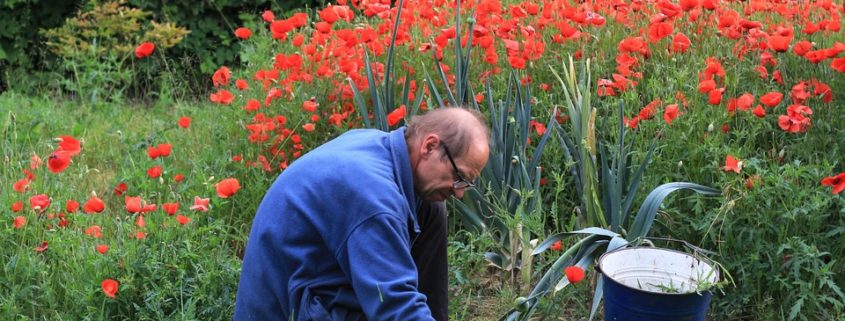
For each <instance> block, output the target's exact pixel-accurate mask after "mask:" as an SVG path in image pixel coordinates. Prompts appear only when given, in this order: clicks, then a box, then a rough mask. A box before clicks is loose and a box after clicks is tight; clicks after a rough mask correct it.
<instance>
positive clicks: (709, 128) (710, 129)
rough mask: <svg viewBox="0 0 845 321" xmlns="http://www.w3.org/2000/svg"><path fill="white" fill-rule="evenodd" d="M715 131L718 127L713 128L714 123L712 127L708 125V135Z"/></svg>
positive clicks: (711, 124)
mask: <svg viewBox="0 0 845 321" xmlns="http://www.w3.org/2000/svg"><path fill="white" fill-rule="evenodd" d="M714 129H716V127H715V126H713V123H710V125H707V132H708V133H712V132H713V130H714Z"/></svg>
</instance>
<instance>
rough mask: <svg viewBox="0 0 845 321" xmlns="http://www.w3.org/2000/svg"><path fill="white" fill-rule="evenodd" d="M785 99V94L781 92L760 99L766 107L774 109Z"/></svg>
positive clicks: (770, 93) (771, 93) (768, 94)
mask: <svg viewBox="0 0 845 321" xmlns="http://www.w3.org/2000/svg"><path fill="white" fill-rule="evenodd" d="M782 99H783V94H782V93H779V92H775V91H773V92H769V93H767V94H765V95H763V96H761V97H760V102H761V103H763V105H766V106H767V107H769V108H773V107H775V106H777V105H778V104H780V101H781V100H782Z"/></svg>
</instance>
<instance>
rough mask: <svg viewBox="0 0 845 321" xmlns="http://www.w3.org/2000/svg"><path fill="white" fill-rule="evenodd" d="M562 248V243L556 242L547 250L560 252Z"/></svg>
mask: <svg viewBox="0 0 845 321" xmlns="http://www.w3.org/2000/svg"><path fill="white" fill-rule="evenodd" d="M562 247H563V242H562V241H561V240H557V241H556V242H554V243H552V245H551V246H549V249H551V250H552V251H560V250H561V248H562Z"/></svg>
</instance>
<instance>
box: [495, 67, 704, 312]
mask: <svg viewBox="0 0 845 321" xmlns="http://www.w3.org/2000/svg"><path fill="white" fill-rule="evenodd" d="M552 73H553V74H554V75H555V77H557V79H558V80H559V82H560V84H561V86H562V88H563V94H564V97H565V100H566V102H565V105H566V108H567V112H568V114H569V119H570V120H571V125H570V128H569V132H567V131H566V130H564V129H563V128H560V129H559V130H556V131H555V132H556V134H557V135H556V137H557V138H558V141H559V142H560V144H561V147H562V149H563V151H564V152H563V154H564V158H565V159H564V160H563V161H566V162H567V163H572V164H574V165H573V166H572V167H571V174H572V176H573V180H574V185H575V188H576V191H577V195H578V196H579V198H580V206H579V207H578V208H577V209H576V212H577V213H578V214H577V215H578V216H579V220H578V221H579V222H581V224H583V225H582V226H581V229H579V230H577V231H573V232H564V233H558V234H555V235H552V236H550V237H548V238H547V239H546V240H545V241H543V242H542V243H540V244H539V245H538V246H537V247H536V248H534V251H533V253H532V254H534V255H537V254H540V253H542V252H543V251H545V250H546V249H548V248H549V247H550V246H551V245H552V244H553V243H555V242H556V241H558V240H561V239H562V238H564V237H566V236H569V235H579V236H581V237H582V238H581V239H580V240H578V241H577V242H575V243H574V244H573V245H572V246H570V247H569V248H568V249H566V250H564V251H563V254H562V255H561V256H560V257H558V258H557V259H556V260H555V261H554V262H553V263H552V264H551V266H550V267H549V268H548V269H547V270H546V272H545V273H544V274H543V276H542V278H541V279H540V280H539V281H538V283H537V284H536V285H535V286H534V287H533V289H532V290H531V292H530V293H529V294H528V297H527V298H525V299H523V300H520V305H518V306H516V307H514V308H513V309H511V310H510V311H508V312H507V313H506V314H505V315H504V316H502V318H501V319H500V320H507V321H514V320H528V319H529V317H530V316H531V315H532V314H533V312H534V311H535V308H536V307H537V304H536V303H537V301H538V300H539V299H540V298H541V297H543V296H545V295H548V294H551V293H555V292H557V291H560V290H561V289H563V288H564V287H566V286H567V285H568V284H569V280H568V279H567V278H566V277H564V276H563V275H564V273H563V272H564V268H566V267H568V266H577V267H580V268H582V269H584V270H588V269H589V268H590V267H591V266H592V265H593V264H594V262H595V261H596V259H597V258H598V257H599V256H600V255H602V254H604V253H606V252H609V251H613V250H615V249H618V248H621V247H625V246H628V245H632V244H639V243H641V242H642V241H643V240H645V238H646V237H647V236H648V233H649V231H650V230H651V227H652V224H653V223H654V220H655V217H656V215H657V210H658V208H659V207H660V205H661V204H662V203H663V200H664V199H665V198H666V197H667V196H668V195H669V194H670V193H672V192H674V191H677V190H692V191H694V192H696V193H699V194H702V195H719V194H720V191H719V190H717V189H713V188H710V187H706V186H702V185H698V184H694V183H689V182H673V183H666V184H663V185H660V186H658V187H657V188H655V189H654V190H652V191H651V192H649V194H648V195H647V196H646V198H645V200H644V201H643V203H642V204H641V205H640V208H639V211H637V213H636V215H634V216H633V217H632V216H631V213H632V208H633V202H634V200H635V199H636V197H637V193H638V192H639V190H640V183H641V182H642V178H643V175H644V173H645V169H646V167H647V165H648V164H649V162H650V161H651V159H652V157H653V155H654V150H655V146H656V143H657V140H656V139H655V140H654V141H653V142H652V143H651V146H650V147H649V150H648V152H647V153H646V155H645V158H644V159H643V161H642V163H641V164H640V165H639V166H634V165H633V164H632V163H631V160H632V150H633V139H632V138H631V139H629V138H627V137H626V132H627V130H626V128H625V125H624V122H623V119H622V114H623V110H624V107H623V106H622V105H621V104H620V106H619V117H618V138H617V139H618V143H611V142H608V141H606V140H603V139H602V137H601V135H599V134H597V132H596V109H595V108H594V107H593V105H592V100H591V89H590V85H591V79H590V62H589V60H587V61H586V62H585V63H584V64H583V66H582V68H581V72H580V76H576V75H575V64H574V63H573V61H572V58H571V57H570V58H569V64H568V66H567V65H566V64H564V66H563V77H561V76H560V75H559V74H558V73H557V71H556V70H555V69H554V68H552ZM555 125H556V123H555ZM602 283H603V281H602V279H601V278H598V280H597V282H596V284H595V294H594V296H593V301H592V302H593V304H592V308H591V313H590V319H592V318H593V317H594V316H595V313H596V311H597V309H598V306H599V303H600V302H601V298H602Z"/></svg>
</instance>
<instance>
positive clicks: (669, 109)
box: [663, 104, 678, 125]
mask: <svg viewBox="0 0 845 321" xmlns="http://www.w3.org/2000/svg"><path fill="white" fill-rule="evenodd" d="M675 118H678V104H671V105H668V106H666V111H664V112H663V120H665V121H666V124H669V125H672V121H673V120H675Z"/></svg>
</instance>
